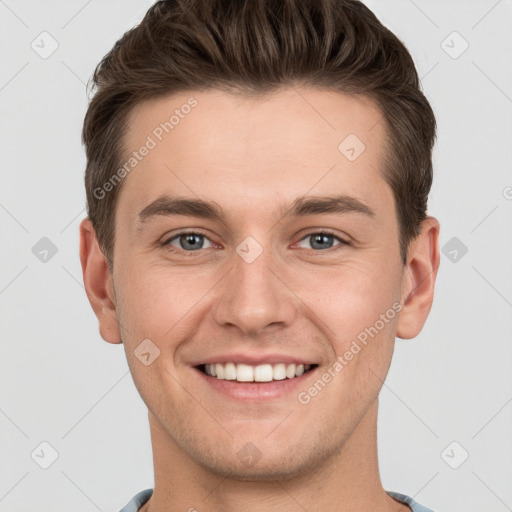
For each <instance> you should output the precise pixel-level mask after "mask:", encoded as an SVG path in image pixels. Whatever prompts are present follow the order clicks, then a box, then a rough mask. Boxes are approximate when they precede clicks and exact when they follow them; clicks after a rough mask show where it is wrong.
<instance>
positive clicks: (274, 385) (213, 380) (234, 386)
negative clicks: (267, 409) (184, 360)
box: [193, 367, 318, 402]
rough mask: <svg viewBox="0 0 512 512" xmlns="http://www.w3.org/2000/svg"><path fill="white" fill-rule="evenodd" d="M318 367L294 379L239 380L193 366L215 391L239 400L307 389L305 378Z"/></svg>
mask: <svg viewBox="0 0 512 512" xmlns="http://www.w3.org/2000/svg"><path fill="white" fill-rule="evenodd" d="M317 368H318V367H315V368H313V369H311V370H309V371H307V372H306V373H303V374H302V375H301V376H300V377H294V378H293V379H283V380H273V381H271V382H238V381H236V380H225V379H218V378H217V377H211V376H210V375H206V373H204V372H202V371H201V370H199V369H198V368H193V369H194V370H195V371H196V372H197V373H199V375H200V377H201V378H202V379H203V381H204V382H205V383H206V384H207V385H209V386H211V387H212V388H213V389H214V390H215V391H218V392H219V393H223V394H225V395H228V396H231V397H233V398H236V399H238V400H250V401H262V402H264V401H267V400H272V399H276V398H280V397H284V396H286V395H287V394H289V393H292V392H293V391H297V390H298V388H304V389H305V379H307V378H309V376H310V375H312V374H313V373H314V372H315V371H316V369H317Z"/></svg>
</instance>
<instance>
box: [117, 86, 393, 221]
mask: <svg viewBox="0 0 512 512" xmlns="http://www.w3.org/2000/svg"><path fill="white" fill-rule="evenodd" d="M384 129H385V124H384V121H383V117H382V113H381V111H380V109H379V108H378V107H377V105H376V104H375V103H374V102H373V100H371V99H370V98H368V97H364V96H353V95H348V94H344V93H339V92H333V91H326V90H321V89H316V88H286V89H282V90H279V91H277V92H273V93H272V94H267V95H264V96H259V97H249V96H247V95H244V94H233V93H228V92H223V91H219V90H207V91H185V92H180V93H177V94H173V95H170V96H167V97H163V98H158V99H152V100H149V101H145V102H142V103H140V104H138V105H137V106H136V107H134V109H133V110H132V111H131V112H130V114H129V116H128V129H127V132H126V135H125V139H124V147H125V148H126V151H125V154H124V155H123V163H126V162H128V161H129V160H131V162H132V163H133V164H134V165H133V166H127V167H126V168H127V170H128V173H127V176H126V178H125V180H126V183H125V184H124V186H123V191H122V193H121V195H120V199H119V203H120V204H121V203H122V202H124V203H126V204H125V206H127V207H128V209H129V210H130V211H131V213H132V214H133V213H134V210H135V208H136V207H139V206H144V205H145V204H147V203H148V202H149V201H151V200H154V199H155V198H156V197H157V196H159V195H161V194H165V193H169V194H172V195H177V194H178V195H180V194H181V195H187V196H192V195H196V196H200V197H208V198H211V197H212V196H216V197H225V198H226V199H229V200H230V204H231V206H232V207H233V209H235V208H236V207H237V205H240V206H241V203H240V202H239V201H242V203H244V204H248V202H254V203H255V204H262V201H268V200H269V197H271V196H272V193H274V194H276V195H278V196H280V197H285V198H288V199H289V200H290V202H291V201H293V199H295V198H296V197H297V196H299V195H303V194H307V193H308V191H311V193H313V194H315V195H321V194H323V193H327V192H329V193H330V192H332V191H333V188H336V189H339V192H343V193H347V194H351V195H353V196H355V197H358V196H359V197H361V195H366V196H367V198H369V199H370V200H371V199H372V196H374V198H375V199H376V200H377V199H379V195H381V194H382V190H381V189H382V188H386V187H387V184H386V183H385V182H384V181H383V179H382V176H381V173H380V169H381V168H382V165H383V157H384V151H385V143H384V135H385V134H384ZM144 148H147V149H144ZM134 153H136V154H137V155H136V156H133V155H134ZM142 153H144V155H142ZM228 193H229V194H228ZM386 193H389V191H387V192H386ZM220 202H222V201H220ZM285 202H286V201H285ZM280 204H281V203H280ZM267 206H268V203H267ZM139 210H140V208H139Z"/></svg>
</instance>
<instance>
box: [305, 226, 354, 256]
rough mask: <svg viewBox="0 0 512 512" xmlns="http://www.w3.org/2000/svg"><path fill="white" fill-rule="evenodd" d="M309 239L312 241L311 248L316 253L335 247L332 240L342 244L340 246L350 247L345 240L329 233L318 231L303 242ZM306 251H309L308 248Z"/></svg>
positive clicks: (308, 235)
mask: <svg viewBox="0 0 512 512" xmlns="http://www.w3.org/2000/svg"><path fill="white" fill-rule="evenodd" d="M307 239H309V240H310V241H311V242H310V243H311V246H312V247H313V249H314V250H315V251H318V250H322V249H330V248H331V247H332V246H333V244H332V239H336V240H338V241H339V242H340V243H339V244H338V245H349V243H348V242H347V241H346V240H343V238H340V237H339V236H336V235H335V234H334V233H330V232H329V231H316V232H313V233H309V234H307V235H306V236H305V237H303V238H302V239H301V242H302V241H304V240H307ZM306 249H308V247H306Z"/></svg>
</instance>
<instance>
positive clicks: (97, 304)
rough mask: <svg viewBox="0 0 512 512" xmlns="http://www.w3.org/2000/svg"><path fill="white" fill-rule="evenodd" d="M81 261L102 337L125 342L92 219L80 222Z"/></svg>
mask: <svg viewBox="0 0 512 512" xmlns="http://www.w3.org/2000/svg"><path fill="white" fill-rule="evenodd" d="M80 262H81V263H82V275H83V280H84V286H85V292H86V293H87V298H88V299H89V302H90V303H91V306H92V309H93V310H94V313H95V314H96V316H97V317H98V322H99V327H100V334H101V337H102V338H103V339H104V340H105V341H108V342H109V343H122V340H121V333H120V332H119V325H118V322H117V311H116V300H115V295H114V285H113V278H112V274H111V273H110V271H109V268H108V264H107V260H106V258H105V256H104V255H103V253H102V252H101V250H100V247H99V244H98V240H97V238H96V232H95V231H94V228H93V226H92V222H91V221H90V220H89V218H85V219H84V220H82V222H81V223H80Z"/></svg>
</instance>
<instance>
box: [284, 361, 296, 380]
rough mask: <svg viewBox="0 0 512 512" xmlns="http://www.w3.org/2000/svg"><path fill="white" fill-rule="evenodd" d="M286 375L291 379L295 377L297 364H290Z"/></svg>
mask: <svg viewBox="0 0 512 512" xmlns="http://www.w3.org/2000/svg"><path fill="white" fill-rule="evenodd" d="M286 377H288V378H289V379H293V377H295V365H294V364H289V365H288V366H287V367H286Z"/></svg>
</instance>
